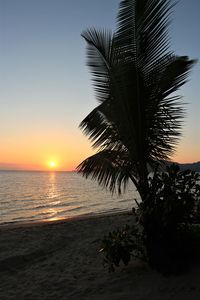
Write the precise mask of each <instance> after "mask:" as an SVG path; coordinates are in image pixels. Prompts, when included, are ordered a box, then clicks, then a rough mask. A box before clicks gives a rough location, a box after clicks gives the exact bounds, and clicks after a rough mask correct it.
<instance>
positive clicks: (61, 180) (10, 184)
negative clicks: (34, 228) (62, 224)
mask: <svg viewBox="0 0 200 300" xmlns="http://www.w3.org/2000/svg"><path fill="white" fill-rule="evenodd" d="M134 198H136V199H139V195H138V193H137V192H136V189H135V187H134V185H133V184H130V186H129V187H128V189H127V191H126V193H124V194H122V195H121V196H118V195H117V194H114V195H112V194H111V193H110V192H109V191H106V190H105V189H103V188H102V187H100V186H99V185H98V184H97V183H96V182H94V181H92V180H90V179H87V180H86V179H85V178H83V177H82V176H81V175H80V174H77V173H76V172H39V171H0V225H5V224H13V223H14V224H15V223H16V224H17V223H30V222H37V221H56V220H62V219H66V218H71V217H75V216H82V215H95V214H105V213H111V212H112V213H113V212H120V211H125V210H131V209H132V207H133V206H135V201H134Z"/></svg>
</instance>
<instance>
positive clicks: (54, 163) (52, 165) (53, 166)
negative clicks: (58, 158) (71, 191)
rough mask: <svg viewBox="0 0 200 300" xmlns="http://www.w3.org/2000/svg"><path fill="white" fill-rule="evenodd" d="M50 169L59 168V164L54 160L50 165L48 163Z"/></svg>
mask: <svg viewBox="0 0 200 300" xmlns="http://www.w3.org/2000/svg"><path fill="white" fill-rule="evenodd" d="M48 165H49V167H50V168H55V167H56V166H57V163H56V162H55V161H54V160H51V161H50V162H49V163H48Z"/></svg>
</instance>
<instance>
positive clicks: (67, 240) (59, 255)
mask: <svg viewBox="0 0 200 300" xmlns="http://www.w3.org/2000/svg"><path fill="white" fill-rule="evenodd" d="M133 222H134V216H133V215H132V214H131V213H119V214H113V215H99V216H93V217H79V218H78V217H77V218H72V219H69V220H63V221H59V222H40V223H33V224H24V225H15V226H14V225H13V226H12V225H9V226H1V227H0V299H1V300H7V299H18V300H23V299H24V300H29V299H31V300H37V299H38V300H44V299H55V300H57V299H58V300H62V299H63V300H64V299H65V300H68V299H69V300H78V299H95V300H97V299H99V300H100V299H101V300H108V299H111V300H123V299H134V300H147V299H148V300H159V299H160V300H161V299H164V300H167V299H177V300H179V299H180V300H186V299H188V300H189V299H190V300H191V299H193V300H194V299H200V285H199V278H200V265H199V264H195V265H194V266H192V267H191V269H190V270H189V271H188V272H187V273H185V274H182V275H179V276H170V277H165V276H163V275H161V274H159V273H158V272H157V271H155V270H152V269H151V268H150V267H149V266H148V265H147V264H145V263H144V262H141V261H132V262H131V263H130V265H129V266H128V267H124V266H123V265H121V266H120V267H119V268H117V269H116V271H115V272H114V273H109V272H108V270H107V268H106V267H105V266H104V265H103V257H102V255H101V254H100V253H99V249H100V242H99V241H98V239H101V238H102V237H103V236H104V234H107V233H108V232H109V231H112V230H114V229H117V228H119V227H121V226H123V225H125V224H132V223H133Z"/></svg>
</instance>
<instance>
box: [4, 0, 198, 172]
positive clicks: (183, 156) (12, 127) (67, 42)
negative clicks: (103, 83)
mask: <svg viewBox="0 0 200 300" xmlns="http://www.w3.org/2000/svg"><path fill="white" fill-rule="evenodd" d="M118 4H119V1H118V0H101V1H100V0H0V107H1V109H0V143H1V149H0V162H4V163H11V164H12V163H13V164H18V163H20V159H21V158H23V162H24V164H28V163H29V162H30V155H29V154H30V153H31V151H32V152H33V153H35V158H34V159H33V160H32V161H31V162H30V163H32V164H35V165H37V160H38V164H40V163H41V160H42V159H44V156H45V155H46V156H49V157H50V156H52V157H53V156H56V157H60V160H61V161H62V164H64V165H65V166H67V167H66V168H68V166H69V165H70V166H69V168H71V167H72V168H73V166H75V165H76V164H77V163H79V162H80V161H81V160H82V159H84V158H85V157H86V156H87V155H89V154H91V153H92V151H91V148H90V144H89V142H88V141H87V138H86V137H84V136H83V135H82V133H81V131H80V130H79V129H78V125H79V123H80V121H81V120H82V119H83V118H84V117H85V116H86V115H87V114H88V113H89V112H90V111H91V109H93V108H94V106H95V105H96V103H97V102H96V100H95V97H94V93H93V90H92V85H91V82H90V76H89V72H88V69H87V67H86V66H85V61H86V58H85V43H84V40H83V39H82V38H81V36H80V34H81V32H82V31H83V30H84V29H86V28H88V27H91V26H94V27H104V28H111V29H114V27H115V18H116V14H117V8H118ZM199 11H200V1H197V0H191V1H186V0H182V1H179V3H178V4H177V5H176V6H175V8H174V13H173V16H172V18H173V22H172V24H171V27H170V34H171V37H172V43H171V44H172V47H171V48H172V49H173V50H175V52H176V53H177V54H178V55H188V56H190V57H191V58H198V57H199V56H200V43H199V38H198V36H199V28H200V20H199ZM199 66H200V65H199V63H198V64H197V65H196V66H195V68H194V69H193V72H192V74H191V76H190V81H189V83H187V84H186V86H184V87H183V88H182V89H181V91H180V93H181V94H182V95H184V101H185V102H187V103H189V104H188V106H187V109H188V114H187V118H186V122H185V125H184V127H183V133H184V136H183V138H182V140H181V142H180V144H179V147H178V151H177V154H176V156H175V159H176V160H179V161H182V162H183V161H185V162H187V161H195V160H200V157H199V156H198V155H199V154H198V153H200V134H199V133H198V128H200V120H199V111H200V104H199V103H200V101H199V94H200V84H199V83H200V69H199ZM79 145H80V146H79ZM47 149H48V150H47ZM34 151H35V152H34ZM40 151H41V153H43V156H42V155H41V157H39V156H38V155H39V152H40ZM45 151H46V152H45ZM64 153H66V157H68V160H66V158H64V155H65V154H64ZM73 155H74V157H76V159H74V160H73V159H72V156H73ZM69 157H70V158H69ZM39 160H40V161H39ZM0 167H1V166H0Z"/></svg>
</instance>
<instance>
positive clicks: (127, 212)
mask: <svg viewBox="0 0 200 300" xmlns="http://www.w3.org/2000/svg"><path fill="white" fill-rule="evenodd" d="M118 215H119V216H121V215H132V216H134V214H133V213H132V211H131V210H122V211H117V212H110V211H108V212H102V213H93V214H83V215H77V216H69V217H67V218H63V219H58V220H48V219H46V220H35V221H29V222H26V221H24V222H18V223H17V222H16V223H14V222H10V223H6V224H0V232H1V230H2V229H15V228H26V227H35V226H43V225H44V226H45V225H50V224H52V225H53V224H54V225H57V224H58V225H59V224H63V223H68V222H71V221H81V220H87V219H96V218H104V217H109V216H118Z"/></svg>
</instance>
